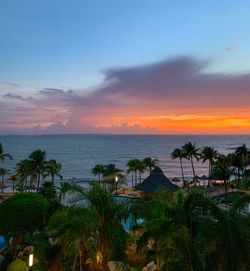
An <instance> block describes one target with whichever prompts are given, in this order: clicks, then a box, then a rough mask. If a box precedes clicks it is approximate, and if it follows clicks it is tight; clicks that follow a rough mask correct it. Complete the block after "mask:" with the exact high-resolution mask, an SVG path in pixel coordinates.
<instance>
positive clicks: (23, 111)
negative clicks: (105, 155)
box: [0, 0, 250, 134]
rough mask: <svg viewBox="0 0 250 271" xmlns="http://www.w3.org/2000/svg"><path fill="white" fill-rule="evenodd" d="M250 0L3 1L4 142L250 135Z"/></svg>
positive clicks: (0, 121) (0, 118) (0, 103)
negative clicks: (29, 137) (52, 137)
mask: <svg viewBox="0 0 250 271" xmlns="http://www.w3.org/2000/svg"><path fill="white" fill-rule="evenodd" d="M249 10H250V2H249V1H248V0H237V1H233V0H232V1H231V0H220V1H218V0H202V1H201V0H70V1H69V0H36V1H34V0H11V1H10V0H0V134H60V133H63V134H65V133H67V134H68V133H100V134H250V102H249V101H250V35H249V25H250V17H249Z"/></svg>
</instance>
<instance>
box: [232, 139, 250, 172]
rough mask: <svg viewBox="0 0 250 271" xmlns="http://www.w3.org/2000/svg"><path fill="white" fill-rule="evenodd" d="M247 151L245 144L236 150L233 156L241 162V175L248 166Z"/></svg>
mask: <svg viewBox="0 0 250 271" xmlns="http://www.w3.org/2000/svg"><path fill="white" fill-rule="evenodd" d="M249 153H250V152H249V150H248V148H247V146H246V144H243V145H241V146H239V147H237V148H236V150H235V154H236V155H237V156H239V157H241V159H242V160H243V174H244V173H245V171H246V169H247V165H248V158H249Z"/></svg>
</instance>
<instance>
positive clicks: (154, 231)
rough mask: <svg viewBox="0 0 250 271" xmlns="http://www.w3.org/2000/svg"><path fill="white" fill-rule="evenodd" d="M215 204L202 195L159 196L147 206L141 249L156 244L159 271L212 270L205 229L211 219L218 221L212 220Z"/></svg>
mask: <svg viewBox="0 0 250 271" xmlns="http://www.w3.org/2000/svg"><path fill="white" fill-rule="evenodd" d="M214 204H215V203H214V202H213V201H212V200H210V199H207V198H205V197H204V196H203V195H202V194H198V193H190V194H187V195H185V194H184V193H183V192H182V191H179V192H177V193H176V194H175V195H173V196H172V195H169V194H168V193H162V194H159V195H158V198H156V199H153V200H151V202H149V203H147V206H144V209H146V210H148V211H147V214H146V216H144V217H143V219H144V224H143V228H144V229H143V231H142V234H141V236H140V238H139V242H138V247H139V248H143V247H145V246H146V245H148V241H149V240H153V250H154V252H155V255H156V263H157V270H171V271H174V270H188V271H192V270H208V269H205V267H206V262H205V261H204V255H206V250H205V244H204V243H203V242H202V240H203V235H206V232H205V231H203V228H204V225H207V224H208V221H209V219H211V220H213V219H214V218H213V217H212V216H211V210H213V208H215V207H214ZM206 223H207V224H206Z"/></svg>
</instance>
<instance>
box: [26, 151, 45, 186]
mask: <svg viewBox="0 0 250 271" xmlns="http://www.w3.org/2000/svg"><path fill="white" fill-rule="evenodd" d="M29 158H30V160H31V163H32V165H33V169H34V171H35V173H36V175H37V188H36V191H38V189H39V186H40V180H41V177H42V175H43V173H44V169H45V158H46V152H45V151H42V150H36V151H33V152H32V153H31V154H30V156H29Z"/></svg>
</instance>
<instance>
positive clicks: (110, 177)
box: [103, 164, 124, 186]
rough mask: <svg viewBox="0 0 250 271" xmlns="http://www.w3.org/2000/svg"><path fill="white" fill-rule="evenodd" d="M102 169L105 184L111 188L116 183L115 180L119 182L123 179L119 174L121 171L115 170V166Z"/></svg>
mask: <svg viewBox="0 0 250 271" xmlns="http://www.w3.org/2000/svg"><path fill="white" fill-rule="evenodd" d="M104 169H105V170H104V173H103V177H104V180H105V183H106V182H107V183H108V184H109V185H111V186H113V185H114V184H115V183H116V180H118V181H119V182H120V181H122V180H123V179H124V176H123V175H122V174H121V173H122V170H121V169H119V168H117V167H116V166H115V164H109V165H106V166H105V167H104ZM117 178H118V179H117Z"/></svg>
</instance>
